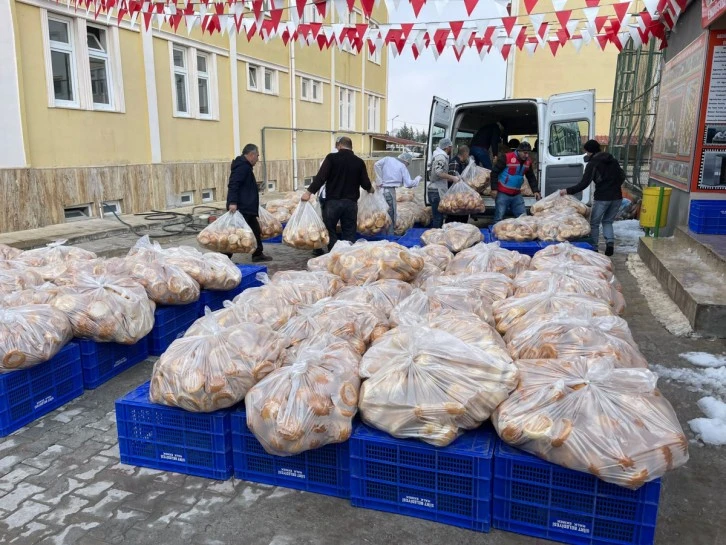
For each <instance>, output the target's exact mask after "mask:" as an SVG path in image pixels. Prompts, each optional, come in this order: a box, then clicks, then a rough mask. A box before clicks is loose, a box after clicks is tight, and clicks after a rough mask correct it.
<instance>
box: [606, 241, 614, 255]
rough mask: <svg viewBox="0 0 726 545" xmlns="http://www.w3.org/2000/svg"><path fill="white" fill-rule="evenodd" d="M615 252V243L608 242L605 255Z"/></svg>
mask: <svg viewBox="0 0 726 545" xmlns="http://www.w3.org/2000/svg"><path fill="white" fill-rule="evenodd" d="M613 253H615V245H614V244H613V243H612V242H608V243H607V246H605V255H606V256H611V255H613Z"/></svg>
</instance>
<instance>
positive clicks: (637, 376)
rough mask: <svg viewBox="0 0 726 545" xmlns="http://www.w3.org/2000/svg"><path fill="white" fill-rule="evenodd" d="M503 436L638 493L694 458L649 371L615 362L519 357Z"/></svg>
mask: <svg viewBox="0 0 726 545" xmlns="http://www.w3.org/2000/svg"><path fill="white" fill-rule="evenodd" d="M516 365H517V367H518V368H519V372H520V381H519V386H518V387H517V389H516V390H515V391H514V392H513V393H512V395H511V396H510V397H509V399H507V400H506V401H504V402H503V403H502V404H501V405H500V406H499V407H498V408H497V410H496V411H494V414H493V415H492V422H493V424H494V427H495V429H496V430H497V433H498V434H499V436H500V437H501V438H502V439H503V440H504V441H506V442H507V443H509V444H510V445H513V446H515V447H517V448H519V449H522V450H526V451H528V452H530V453H532V454H535V455H537V456H538V457H540V458H543V459H545V460H548V461H550V462H553V463H555V464H558V465H561V466H564V467H567V468H570V469H574V470H577V471H583V472H586V473H591V474H592V475H595V476H597V477H598V478H600V479H602V480H604V481H606V482H609V483H613V484H616V485H618V486H624V487H626V488H630V489H633V490H635V489H638V488H639V487H641V486H642V485H643V484H645V483H646V482H648V481H652V480H653V479H657V478H658V477H661V476H662V475H663V474H664V473H665V472H666V471H670V470H672V469H675V468H677V467H679V466H681V465H683V464H685V463H686V462H687V461H688V439H687V438H686V436H685V435H684V433H683V430H682V429H681V426H680V424H679V423H678V418H677V417H676V414H675V411H674V410H673V407H672V406H671V404H670V403H669V402H668V400H667V399H665V398H664V397H663V395H662V394H661V393H660V391H659V390H658V388H657V387H656V381H657V379H658V377H657V375H655V374H654V373H652V372H651V371H649V370H647V369H622V368H618V367H617V366H616V365H615V363H614V362H613V361H612V360H611V359H609V358H594V359H593V358H574V359H548V360H519V361H517V362H516Z"/></svg>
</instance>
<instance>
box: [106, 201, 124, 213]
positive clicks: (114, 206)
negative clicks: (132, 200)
mask: <svg viewBox="0 0 726 545" xmlns="http://www.w3.org/2000/svg"><path fill="white" fill-rule="evenodd" d="M101 206H102V207H103V215H104V216H120V215H121V201H104V202H103V203H101Z"/></svg>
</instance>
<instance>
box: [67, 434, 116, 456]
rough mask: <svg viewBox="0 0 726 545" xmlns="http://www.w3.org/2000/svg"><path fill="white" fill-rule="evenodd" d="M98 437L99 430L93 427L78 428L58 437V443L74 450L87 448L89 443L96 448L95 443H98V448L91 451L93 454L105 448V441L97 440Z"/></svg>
mask: <svg viewBox="0 0 726 545" xmlns="http://www.w3.org/2000/svg"><path fill="white" fill-rule="evenodd" d="M99 437H101V435H99V430H94V429H93V428H79V429H78V430H77V431H76V432H75V433H73V434H72V435H66V436H64V437H59V438H58V444H59V445H63V446H65V447H69V448H72V449H75V450H79V449H80V448H81V447H83V448H84V449H88V448H89V445H90V444H93V447H92V448H96V445H98V448H97V449H96V450H95V451H94V452H93V454H97V453H98V452H100V451H102V450H104V449H106V448H107V446H106V443H105V442H103V441H100V442H99V441H98V440H96V439H97V438H99Z"/></svg>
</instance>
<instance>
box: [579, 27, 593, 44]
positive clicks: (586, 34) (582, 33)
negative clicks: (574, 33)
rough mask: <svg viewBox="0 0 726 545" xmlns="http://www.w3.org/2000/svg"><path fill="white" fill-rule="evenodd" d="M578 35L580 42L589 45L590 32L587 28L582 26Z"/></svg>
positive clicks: (590, 39)
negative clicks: (580, 38)
mask: <svg viewBox="0 0 726 545" xmlns="http://www.w3.org/2000/svg"><path fill="white" fill-rule="evenodd" d="M580 36H582V43H584V44H585V45H589V43H590V42H591V41H592V33H591V32H590V30H588V29H585V28H583V29H582V31H580Z"/></svg>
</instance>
